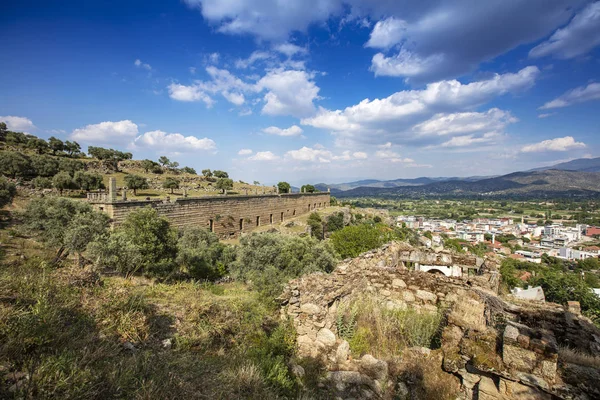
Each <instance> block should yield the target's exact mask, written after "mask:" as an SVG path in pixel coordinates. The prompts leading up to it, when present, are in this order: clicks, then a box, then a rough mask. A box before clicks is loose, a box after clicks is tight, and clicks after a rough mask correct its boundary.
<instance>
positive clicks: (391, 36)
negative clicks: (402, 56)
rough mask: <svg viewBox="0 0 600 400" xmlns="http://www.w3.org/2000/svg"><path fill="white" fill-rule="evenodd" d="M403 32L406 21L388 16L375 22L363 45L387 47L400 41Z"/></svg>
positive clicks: (404, 32) (404, 31)
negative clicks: (367, 39) (369, 35)
mask: <svg viewBox="0 0 600 400" xmlns="http://www.w3.org/2000/svg"><path fill="white" fill-rule="evenodd" d="M405 34H406V21H403V20H401V19H398V18H394V17H389V18H387V19H384V20H381V21H378V22H377V23H376V24H375V26H374V27H373V31H372V32H371V37H370V38H369V41H368V42H367V43H366V44H365V46H366V47H375V48H379V49H387V48H389V47H392V46H394V45H396V44H398V43H400V42H401V41H402V38H403V37H404V35H405Z"/></svg>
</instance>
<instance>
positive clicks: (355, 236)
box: [330, 224, 397, 258]
mask: <svg viewBox="0 0 600 400" xmlns="http://www.w3.org/2000/svg"><path fill="white" fill-rule="evenodd" d="M330 239H331V242H332V243H333V247H334V248H335V250H336V251H337V253H338V254H339V255H340V256H341V257H342V258H348V257H356V256H358V255H359V254H361V253H363V252H365V251H368V250H372V249H376V248H378V247H380V246H382V245H383V244H385V243H387V242H390V241H391V240H394V239H397V236H396V234H395V232H394V231H393V230H392V229H390V227H388V226H386V225H383V224H375V225H371V224H360V225H355V226H346V227H345V228H343V229H341V230H339V231H336V232H334V233H332V234H331V237H330Z"/></svg>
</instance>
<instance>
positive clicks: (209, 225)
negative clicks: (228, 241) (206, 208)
mask: <svg viewBox="0 0 600 400" xmlns="http://www.w3.org/2000/svg"><path fill="white" fill-rule="evenodd" d="M208 229H209V230H210V231H211V232H214V231H215V223H214V222H213V220H212V219H211V220H209V221H208Z"/></svg>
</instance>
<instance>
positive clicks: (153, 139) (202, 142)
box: [134, 131, 216, 152]
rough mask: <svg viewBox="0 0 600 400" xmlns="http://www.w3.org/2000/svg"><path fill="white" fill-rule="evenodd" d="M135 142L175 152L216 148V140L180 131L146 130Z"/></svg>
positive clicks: (138, 144)
mask: <svg viewBox="0 0 600 400" xmlns="http://www.w3.org/2000/svg"><path fill="white" fill-rule="evenodd" d="M134 144H135V145H136V146H139V147H148V148H152V149H156V150H165V151H174V152H190V151H196V150H213V149H215V148H216V145H215V142H214V141H213V140H212V139H209V138H202V139H198V138H197V137H195V136H183V135H182V134H180V133H166V132H163V131H151V132H146V133H144V134H143V135H140V136H138V137H137V138H135V142H134Z"/></svg>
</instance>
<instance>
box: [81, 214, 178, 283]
mask: <svg viewBox="0 0 600 400" xmlns="http://www.w3.org/2000/svg"><path fill="white" fill-rule="evenodd" d="M90 252H91V253H92V254H93V255H94V257H95V259H96V260H97V263H98V265H99V266H101V267H106V268H115V269H116V270H117V271H119V272H121V273H123V274H125V275H131V274H134V273H138V272H139V273H143V274H144V275H148V276H159V277H167V276H169V275H170V274H171V273H173V272H174V271H175V262H174V261H175V257H176V255H177V234H176V232H175V231H174V230H173V229H171V227H170V226H169V221H167V219H166V218H164V217H161V216H159V215H158V213H157V212H156V210H154V209H153V208H150V207H147V208H143V209H139V210H135V211H133V212H131V213H130V214H129V215H127V218H126V219H125V221H124V222H123V223H122V224H121V225H119V226H118V227H117V228H115V230H114V231H113V232H112V233H111V234H110V236H108V238H106V237H104V238H101V239H100V240H97V241H96V242H95V243H93V244H92V246H91V249H90Z"/></svg>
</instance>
